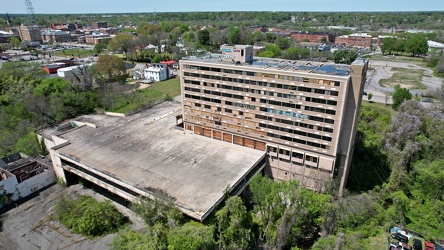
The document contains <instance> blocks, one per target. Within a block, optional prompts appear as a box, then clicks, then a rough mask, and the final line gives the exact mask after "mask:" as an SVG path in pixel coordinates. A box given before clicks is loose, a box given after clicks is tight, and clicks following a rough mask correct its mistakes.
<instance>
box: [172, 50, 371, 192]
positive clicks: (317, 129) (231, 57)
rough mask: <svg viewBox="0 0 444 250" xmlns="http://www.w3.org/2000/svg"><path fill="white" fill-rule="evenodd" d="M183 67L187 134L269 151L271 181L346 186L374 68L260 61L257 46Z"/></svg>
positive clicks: (360, 62) (362, 63)
mask: <svg viewBox="0 0 444 250" xmlns="http://www.w3.org/2000/svg"><path fill="white" fill-rule="evenodd" d="M221 50H222V54H221V55H207V56H202V57H195V58H188V59H187V60H181V61H180V69H181V70H180V76H181V83H182V97H183V102H182V104H183V122H184V128H185V130H186V131H189V132H192V133H194V134H199V135H203V136H206V137H210V138H213V139H215V140H221V141H226V142H229V143H233V144H238V145H242V146H245V147H249V148H254V149H258V150H262V151H266V152H267V159H268V165H269V166H270V167H271V175H272V177H273V178H274V179H277V180H291V179H297V180H299V181H300V182H301V184H302V185H304V186H306V187H308V188H312V189H319V190H322V188H323V186H324V184H325V182H326V181H328V180H330V179H331V178H332V177H333V176H336V175H337V176H338V178H339V180H340V189H339V191H340V193H342V190H343V188H344V186H345V184H346V180H347V175H348V172H349V165H350V161H351V155H352V149H353V143H354V137H355V133H356V126H357V121H358V117H359V109H360V104H361V100H362V94H363V87H364V83H365V76H366V71H367V65H368V62H367V61H366V60H365V59H359V60H356V61H355V62H354V63H353V64H352V65H351V66H349V65H336V64H322V63H314V62H307V61H289V60H282V59H266V58H257V59H253V47H252V46H244V45H224V46H222V48H221Z"/></svg>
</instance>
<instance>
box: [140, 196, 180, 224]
mask: <svg viewBox="0 0 444 250" xmlns="http://www.w3.org/2000/svg"><path fill="white" fill-rule="evenodd" d="M161 197H164V198H163V199H162V198H154V199H153V200H150V199H146V198H145V199H140V201H139V202H137V203H134V204H133V206H132V209H133V210H134V211H135V212H136V213H137V214H139V215H140V216H141V217H142V219H143V220H144V221H145V223H146V224H147V225H149V226H154V225H156V224H159V223H160V224H163V225H165V226H168V227H172V226H177V225H179V224H181V223H182V221H183V219H184V218H183V215H182V212H180V210H179V209H178V208H177V207H176V206H175V205H174V203H172V202H169V201H168V198H167V196H166V195H161Z"/></svg>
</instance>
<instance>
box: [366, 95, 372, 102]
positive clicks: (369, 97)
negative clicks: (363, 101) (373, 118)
mask: <svg viewBox="0 0 444 250" xmlns="http://www.w3.org/2000/svg"><path fill="white" fill-rule="evenodd" d="M372 97H373V94H372V93H368V94H367V100H368V101H369V102H370V101H371V100H372Z"/></svg>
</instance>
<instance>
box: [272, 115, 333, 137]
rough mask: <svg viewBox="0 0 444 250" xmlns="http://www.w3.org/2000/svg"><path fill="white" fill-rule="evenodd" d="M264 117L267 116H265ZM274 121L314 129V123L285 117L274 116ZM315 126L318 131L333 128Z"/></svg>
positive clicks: (331, 130) (326, 130) (329, 130)
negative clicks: (295, 120)
mask: <svg viewBox="0 0 444 250" xmlns="http://www.w3.org/2000/svg"><path fill="white" fill-rule="evenodd" d="M265 117H267V116H265ZM270 118H271V117H270ZM275 121H276V122H279V123H283V124H288V125H292V126H296V127H302V128H308V129H314V128H315V126H314V125H311V124H307V123H303V122H294V121H290V120H285V119H279V118H276V119H275ZM316 127H317V128H316V129H317V130H318V131H323V132H327V133H333V129H332V128H327V127H322V126H316Z"/></svg>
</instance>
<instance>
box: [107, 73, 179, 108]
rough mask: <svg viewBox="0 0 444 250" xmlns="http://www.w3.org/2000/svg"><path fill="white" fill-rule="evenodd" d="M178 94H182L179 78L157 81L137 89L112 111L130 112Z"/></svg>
mask: <svg viewBox="0 0 444 250" xmlns="http://www.w3.org/2000/svg"><path fill="white" fill-rule="evenodd" d="M177 95H180V80H179V78H173V79H169V80H166V81H163V82H156V83H154V84H153V85H152V86H151V87H149V88H146V89H143V90H136V91H134V92H133V93H131V95H130V96H129V97H128V98H125V99H122V100H119V102H120V105H116V106H117V107H118V108H116V109H114V110H111V111H113V112H117V113H123V114H128V113H131V112H134V111H136V110H139V109H142V108H145V107H148V106H150V105H153V104H156V103H159V102H162V101H164V100H168V99H171V98H173V97H175V96H177Z"/></svg>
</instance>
